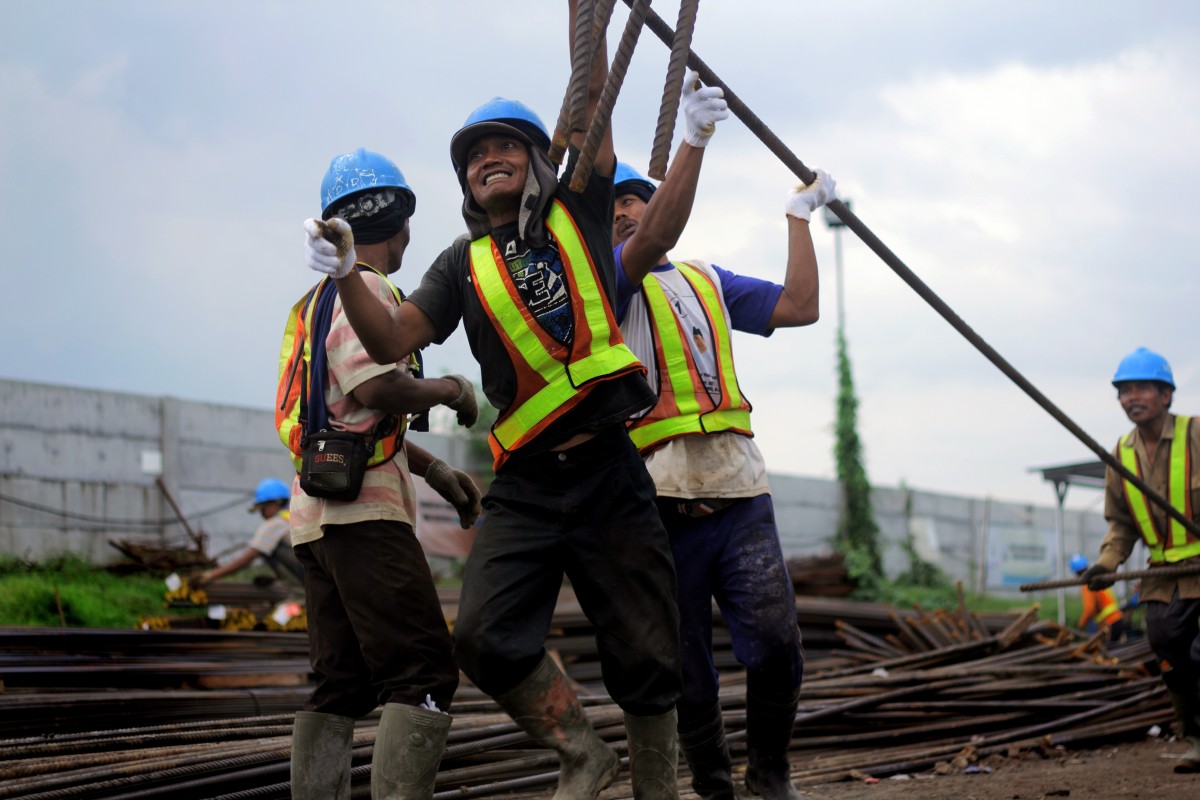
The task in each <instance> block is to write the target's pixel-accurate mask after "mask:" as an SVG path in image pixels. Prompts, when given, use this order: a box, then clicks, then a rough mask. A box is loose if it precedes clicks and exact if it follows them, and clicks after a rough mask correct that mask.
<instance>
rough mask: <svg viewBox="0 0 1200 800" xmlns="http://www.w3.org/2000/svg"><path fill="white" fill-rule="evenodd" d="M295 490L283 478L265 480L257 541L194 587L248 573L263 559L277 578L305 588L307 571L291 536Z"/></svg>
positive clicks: (257, 494) (258, 493)
mask: <svg viewBox="0 0 1200 800" xmlns="http://www.w3.org/2000/svg"><path fill="white" fill-rule="evenodd" d="M291 496H292V490H291V489H289V488H288V485H287V484H286V483H284V482H283V481H281V480H279V478H263V479H262V480H261V481H259V484H258V487H257V488H255V490H254V503H253V504H252V505H251V506H250V508H249V511H250V513H251V514H253V513H254V512H256V511H257V512H258V513H259V514H261V515H262V520H263V521H262V524H261V525H259V526H258V529H257V530H255V531H254V536H253V538H251V539H250V543H249V544H248V545H246V549H244V550H242V552H241V553H239V554H238V555H237V557H236V558H234V559H232V560H231V561H227V562H226V563H224V564H222V565H221V566H219V567H216V568H215V569H210V570H207V571H205V572H202V573H200V574H199V575H198V576H196V577H194V578H192V584H193V585H194V586H197V587H200V586H204V585H205V584H209V583H212V582H213V581H216V580H220V579H221V578H224V577H225V576H226V575H229V574H231V573H234V572H237V571H238V570H239V569H245V568H246V567H248V566H250V565H251V564H253V563H254V561H255V559H258V558H262V559H264V560H265V561H266V562H267V563H268V564H270V565H271V569H273V570H275V574H276V575H280V576H290V577H291V578H294V579H295V582H296V584H297V585H299V586H303V585H304V567H302V566H300V562H299V561H297V560H296V556H295V554H294V553H292V542H291V538H290V536H289V535H288V527H289V526H288V511H287V507H288V500H290V499H291Z"/></svg>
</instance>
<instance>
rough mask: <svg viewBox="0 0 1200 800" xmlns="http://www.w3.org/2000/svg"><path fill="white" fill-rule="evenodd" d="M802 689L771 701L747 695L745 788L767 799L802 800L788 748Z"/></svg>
mask: <svg viewBox="0 0 1200 800" xmlns="http://www.w3.org/2000/svg"><path fill="white" fill-rule="evenodd" d="M799 704H800V690H799V689H797V690H796V691H795V692H794V693H793V694H792V696H791V697H790V698H788V699H784V700H782V701H776V702H772V701H769V700H764V699H762V698H756V697H754V696H752V695H748V696H747V697H746V754H747V756H748V757H749V763H748V765H747V766H746V788H747V789H749V790H750V791H751V792H753V793H754V794H757V795H761V796H762V797H764V798H766V800H802V798H803V795H801V794H800V793H799V792H797V791H796V787H795V786H793V785H792V775H791V765H790V764H789V763H788V747H789V746H790V745H791V743H792V727H793V726H794V725H795V723H796V707H797V706H798V705H799Z"/></svg>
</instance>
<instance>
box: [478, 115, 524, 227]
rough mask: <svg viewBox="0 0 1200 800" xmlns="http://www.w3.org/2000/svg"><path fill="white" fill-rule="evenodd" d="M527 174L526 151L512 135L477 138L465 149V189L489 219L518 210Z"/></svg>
mask: <svg viewBox="0 0 1200 800" xmlns="http://www.w3.org/2000/svg"><path fill="white" fill-rule="evenodd" d="M528 174H529V150H528V149H527V147H526V146H525V143H524V142H523V141H521V140H520V139H518V138H517V137H515V136H506V135H503V134H490V135H486V136H480V137H479V138H478V139H476V140H475V141H474V142H471V146H470V147H469V148H468V149H467V188H468V189H470V191H471V195H472V196H473V197H474V198H475V202H476V203H478V204H479V207H480V208H482V209H483V210H484V211H486V212H487V213H488V216H489V217H491V216H493V215H494V214H497V213H503V212H507V211H510V210H511V211H512V212H513V213H516V211H517V210H518V209H519V208H520V204H521V195H522V194H523V193H524V192H525V178H526V176H527V175H528Z"/></svg>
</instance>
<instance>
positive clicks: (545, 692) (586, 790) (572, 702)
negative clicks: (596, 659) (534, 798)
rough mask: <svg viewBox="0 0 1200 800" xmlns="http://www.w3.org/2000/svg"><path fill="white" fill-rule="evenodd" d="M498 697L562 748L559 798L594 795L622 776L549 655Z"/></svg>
mask: <svg viewBox="0 0 1200 800" xmlns="http://www.w3.org/2000/svg"><path fill="white" fill-rule="evenodd" d="M496 702H497V703H499V704H500V707H501V708H503V709H504V710H505V711H506V712H507V713H508V715H509V716H510V717H512V718H513V721H514V722H516V723H517V724H518V725H520V726H521V729H522V730H524V731H525V732H526V733H528V734H529V735H530V736H532V737H533V738H534V739H535V740H536V741H537V742H538V743H539V744H541V745H543V746H545V747H549V748H550V749H551V750H554V751H555V752H557V753H558V761H559V773H558V790H557V791H556V792H555V793H554V798H555V800H593V798H595V797H596V796H597V795H598V794H600V792H601V791H603V790H604V789H605V788H606V787H607V786H608V785H609V784H610V783H612V782H613V778H615V777H617V772H618V771H619V770H620V768H621V762H620V761H619V760H618V759H617V754H616V753H614V752H613V751H612V749H610V748H609V747H608V745H606V744H605V743H604V740H603V739H601V738H600V737H599V736H597V735H596V731H595V730H594V729H593V728H592V725H591V723H589V722H588V719H587V716H586V715H585V714H584V713H583V706H581V705H580V704H579V700H578V698H576V697H575V693H574V692H572V691H571V687H570V686H568V685H567V679H566V677H565V676H564V675H563V674H562V673H561V672H560V671H559V669H558V667H557V666H556V665H555V663H554V661H553V660H552V659H551V658H550V656H548V655H547V656H543V657H542V660H541V661H540V662H539V663H538V665H537V666H536V667H534V670H533V672H531V673H529V675H528V676H526V678H525V679H524V680H523V681H521V682H520V683H519V684H517V685H516V686H515V687H513V688H512V689H510V690H509V691H507V692H505V693H504V694H502V695H500V696H499V697H497V698H496Z"/></svg>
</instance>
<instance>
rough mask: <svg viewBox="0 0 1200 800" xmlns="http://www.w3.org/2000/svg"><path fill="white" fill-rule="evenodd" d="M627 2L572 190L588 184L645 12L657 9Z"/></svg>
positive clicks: (637, 0) (644, 1) (642, 1)
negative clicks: (625, 17) (627, 13)
mask: <svg viewBox="0 0 1200 800" xmlns="http://www.w3.org/2000/svg"><path fill="white" fill-rule="evenodd" d="M626 2H628V3H630V7H629V9H630V10H629V19H627V20H626V21H625V30H624V32H623V33H622V34H621V41H620V43H618V44H617V52H616V55H614V56H613V60H612V66H610V67H609V68H608V79H607V80H605V81H604V91H603V92H602V93H601V95H600V102H598V103H597V104H596V110H595V111H594V112H593V113H592V121H591V122H590V123H589V124H588V131H587V138H585V139H584V140H583V147H582V149H581V150H580V152H579V158H578V160H576V162H575V169H574V170H573V171H572V172H571V183H570V189H571V191H572V192H582V191H583V187H585V186H587V182H588V179H589V178H591V177H592V167H593V162H594V161H595V159H596V151H597V150H599V149H600V140H601V139H603V138H604V132H605V131H607V130H608V125H609V122H610V120H611V119H612V111H613V106H615V105H616V104H617V95H618V94H620V92H621V84H622V83H624V82H625V72H626V70H628V69H629V60H630V59H631V58H633V49H634V48H635V47H636V46H637V40H638V37H639V36H641V34H642V26H643V24H645V22H646V15H647V14H648V13H654V12H652V11H650V0H626Z"/></svg>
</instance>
